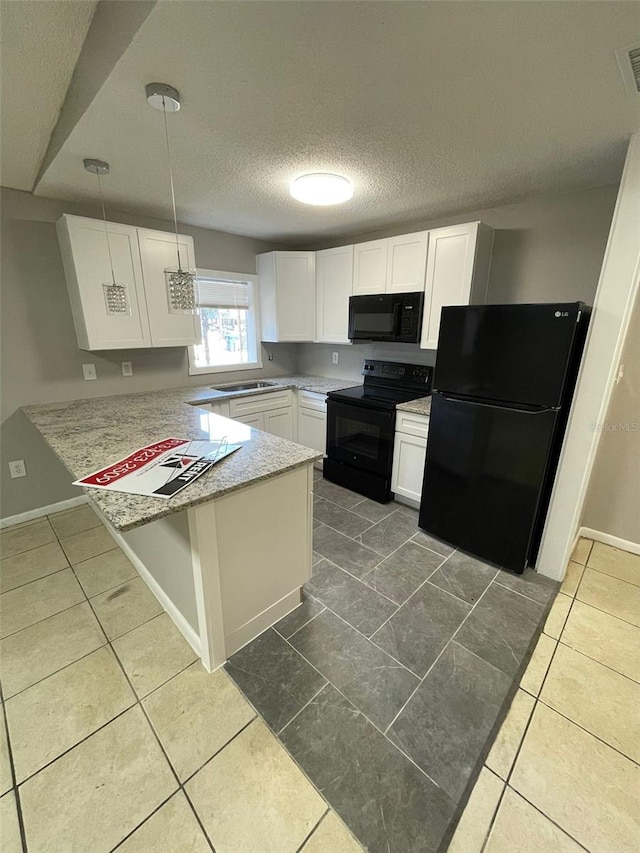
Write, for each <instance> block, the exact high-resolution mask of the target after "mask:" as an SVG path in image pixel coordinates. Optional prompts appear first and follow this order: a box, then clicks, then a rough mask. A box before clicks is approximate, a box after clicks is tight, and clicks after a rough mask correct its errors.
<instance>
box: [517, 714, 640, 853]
mask: <svg viewBox="0 0 640 853" xmlns="http://www.w3.org/2000/svg"><path fill="white" fill-rule="evenodd" d="M510 785H511V786H512V787H513V788H515V790H516V791H518V793H520V794H521V795H522V796H523V797H525V799H527V800H529V802H531V803H532V804H533V805H534V806H536V807H537V808H538V809H539V810H540V811H541V812H543V814H545V815H547V817H549V818H550V819H551V820H552V821H553V822H554V823H557V824H558V826H560V827H561V828H562V829H563V830H564V831H565V832H567V833H568V834H569V835H571V836H572V838H575V839H576V841H578V842H579V843H580V844H583V845H584V846H585V847H587V849H588V850H590V851H591V853H612V851H616V853H626V851H629V853H631V851H633V853H636V851H637V850H638V847H639V844H640V810H639V809H638V789H639V788H638V786H639V785H640V768H639V767H638V766H637V765H636V764H634V763H633V762H632V761H630V760H629V759H628V758H625V757H624V756H623V755H620V753H619V752H616V751H615V750H614V749H611V747H609V746H607V745H606V744H604V743H602V742H601V741H599V740H598V739H597V738H595V737H594V736H593V735H591V734H589V733H588V732H585V731H584V730H583V729H581V728H579V727H578V726H576V725H575V724H574V723H571V722H570V721H569V720H567V719H565V718H564V717H561V716H560V714H557V713H556V712H555V711H553V710H551V709H550V708H547V707H546V705H543V704H542V703H540V702H538V704H537V705H536V708H535V710H534V712H533V717H532V719H531V724H530V725H529V728H528V730H527V735H526V737H525V739H524V743H523V745H522V749H521V750H520V754H519V755H518V759H517V761H516V766H515V768H514V770H513V773H512V775H511V780H510Z"/></svg>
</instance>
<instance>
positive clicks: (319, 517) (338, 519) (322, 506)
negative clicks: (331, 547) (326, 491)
mask: <svg viewBox="0 0 640 853" xmlns="http://www.w3.org/2000/svg"><path fill="white" fill-rule="evenodd" d="M313 519H314V525H315V523H316V522H320V523H322V524H328V525H329V527H333V529H334V530H339V531H340V533H344V534H345V536H358V534H359V533H362V531H363V530H366V529H367V527H371V522H370V521H369V520H368V519H366V518H362V516H360V515H356V514H355V512H351V511H350V510H348V509H345V508H344V507H342V506H338V504H334V503H332V502H331V501H327V500H323V501H318V502H317V503H316V504H315V505H314V507H313Z"/></svg>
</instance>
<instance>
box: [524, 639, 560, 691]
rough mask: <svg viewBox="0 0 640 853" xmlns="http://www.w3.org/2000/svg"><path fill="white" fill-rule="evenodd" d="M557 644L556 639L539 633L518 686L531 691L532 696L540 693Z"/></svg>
mask: <svg viewBox="0 0 640 853" xmlns="http://www.w3.org/2000/svg"><path fill="white" fill-rule="evenodd" d="M557 645H558V641H557V640H554V639H552V638H551V637H547V635H546V634H540V637H539V638H538V643H537V645H536V647H535V649H534V651H533V654H532V655H531V660H530V661H529V665H528V666H527V668H526V670H525V673H524V675H523V676H522V680H521V681H520V687H521V688H522V689H523V690H526V691H527V693H531V695H532V696H537V695H538V693H540V688H541V687H542V682H543V681H544V678H545V675H546V674H547V670H548V669H549V664H550V663H551V658H552V657H553V653H554V651H555V649H556V646H557Z"/></svg>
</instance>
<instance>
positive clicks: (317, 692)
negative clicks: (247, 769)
mask: <svg viewBox="0 0 640 853" xmlns="http://www.w3.org/2000/svg"><path fill="white" fill-rule="evenodd" d="M296 651H297V649H296ZM298 654H300V652H298ZM301 657H302V656H301ZM318 672H319V670H318ZM320 675H322V673H320ZM322 678H323V679H324V684H323V685H322V687H321V688H320V689H319V690H316V692H315V693H314V694H313V696H312V697H311V699H309V701H308V702H305V703H304V705H303V706H302V708H300V709H299V710H298V711H296V712H295V714H294V715H293V717H291V719H290V720H289V721H288V722H287V723H285V724H284V726H282V728H281V729H279V730H278V731H277V732H275V734H276V736H277V737H280V735H281V734H282V732H283V731H284V730H285V729H286V728H287V726H290V725H291V723H292V722H293V721H294V720H295V718H296V717H297V716H299V715H300V714H301V713H302V712H303V711H304V709H305V708H306V707H307V706H308V705H310V704H311V703H312V702H313V700H314V699H316V698H317V697H318V696H319V695H320V694H321V693H322V691H323V690H324V688H325V687H326V686H327V684H330V683H331V682H330V681H329V680H328V679H327V678H326V677H325V676H324V675H322Z"/></svg>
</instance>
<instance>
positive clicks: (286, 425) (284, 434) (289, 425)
mask: <svg viewBox="0 0 640 853" xmlns="http://www.w3.org/2000/svg"><path fill="white" fill-rule="evenodd" d="M264 431H265V432H270V433H271V435H279V436H280V438H286V439H288V440H289V441H293V407H292V406H289V407H288V408H286V409H276V410H275V411H273V412H265V413H264Z"/></svg>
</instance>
